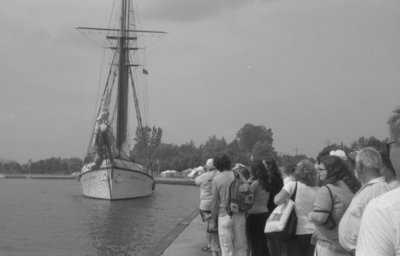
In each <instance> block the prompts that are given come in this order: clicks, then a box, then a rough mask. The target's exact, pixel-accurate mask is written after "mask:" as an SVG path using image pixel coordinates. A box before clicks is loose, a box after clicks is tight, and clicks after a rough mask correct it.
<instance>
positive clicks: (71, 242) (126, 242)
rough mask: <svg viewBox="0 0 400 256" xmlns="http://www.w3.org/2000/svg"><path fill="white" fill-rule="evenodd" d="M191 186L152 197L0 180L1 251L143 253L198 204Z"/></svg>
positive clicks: (44, 255)
mask: <svg viewBox="0 0 400 256" xmlns="http://www.w3.org/2000/svg"><path fill="white" fill-rule="evenodd" d="M198 198H199V189H198V187H194V186H179V185H162V184H157V186H156V191H155V193H154V194H153V196H151V197H147V198H140V199H134V200H120V201H112V202H111V201H106V200H97V199H90V198H86V197H83V196H82V195H81V187H80V184H79V182H77V181H75V180H37V179H0V255H2V256H9V255H10V256H13V255H15V256H21V255H30V256H36V255H38V256H39V255H40V256H58V255H60V256H66V255H71V256H72V255H73V256H80V255H85V256H92V255H93V256H102V255H104V256H106V255H107V256H110V255H112V256H115V255H117V256H120V255H121V256H125V255H143V254H144V253H145V252H146V251H147V250H148V249H149V248H151V247H153V246H155V245H157V242H158V241H159V240H160V239H161V238H162V237H163V236H164V235H166V234H167V233H168V232H170V231H172V230H173V229H174V228H175V225H176V224H177V223H178V222H180V221H181V220H182V219H183V218H184V217H186V216H187V215H189V214H190V213H191V212H192V211H193V210H194V209H196V208H197V206H198V203H199V199H198Z"/></svg>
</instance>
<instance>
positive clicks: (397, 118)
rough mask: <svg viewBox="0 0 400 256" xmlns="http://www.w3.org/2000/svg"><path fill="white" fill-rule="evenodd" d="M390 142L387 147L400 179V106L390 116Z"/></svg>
mask: <svg viewBox="0 0 400 256" xmlns="http://www.w3.org/2000/svg"><path fill="white" fill-rule="evenodd" d="M388 126H389V142H388V143H387V148H388V152H389V157H390V161H391V162H392V165H393V168H394V169H395V171H396V176H397V179H400V107H398V108H396V109H395V110H394V111H393V115H392V116H390V117H389V120H388Z"/></svg>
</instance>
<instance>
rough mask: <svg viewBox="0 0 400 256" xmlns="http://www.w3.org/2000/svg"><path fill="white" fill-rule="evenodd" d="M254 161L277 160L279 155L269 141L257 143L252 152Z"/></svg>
mask: <svg viewBox="0 0 400 256" xmlns="http://www.w3.org/2000/svg"><path fill="white" fill-rule="evenodd" d="M252 156H253V160H263V159H266V158H271V157H272V158H276V157H277V154H276V151H275V149H274V147H273V146H272V144H271V143H270V142H269V141H264V142H256V144H255V145H254V147H253V152H252Z"/></svg>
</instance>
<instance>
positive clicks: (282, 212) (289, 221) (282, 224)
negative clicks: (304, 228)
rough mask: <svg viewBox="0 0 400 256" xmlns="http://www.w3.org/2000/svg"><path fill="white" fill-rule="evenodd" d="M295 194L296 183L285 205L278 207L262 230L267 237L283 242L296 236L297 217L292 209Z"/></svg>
mask: <svg viewBox="0 0 400 256" xmlns="http://www.w3.org/2000/svg"><path fill="white" fill-rule="evenodd" d="M296 192H297V182H296V187H295V189H294V192H293V195H292V197H291V198H290V199H289V200H287V201H286V203H284V204H281V205H278V206H277V207H276V208H275V209H274V211H273V212H272V213H271V215H270V216H269V218H268V220H267V223H266V224H265V228H264V232H265V233H266V235H267V237H270V238H279V239H282V240H285V239H288V238H291V237H293V236H295V235H296V228H297V215H296V211H295V208H294V201H295V199H296Z"/></svg>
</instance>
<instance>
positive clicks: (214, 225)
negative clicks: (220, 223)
mask: <svg viewBox="0 0 400 256" xmlns="http://www.w3.org/2000/svg"><path fill="white" fill-rule="evenodd" d="M209 228H210V231H215V230H216V229H217V225H216V224H215V221H213V220H210V226H209Z"/></svg>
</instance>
